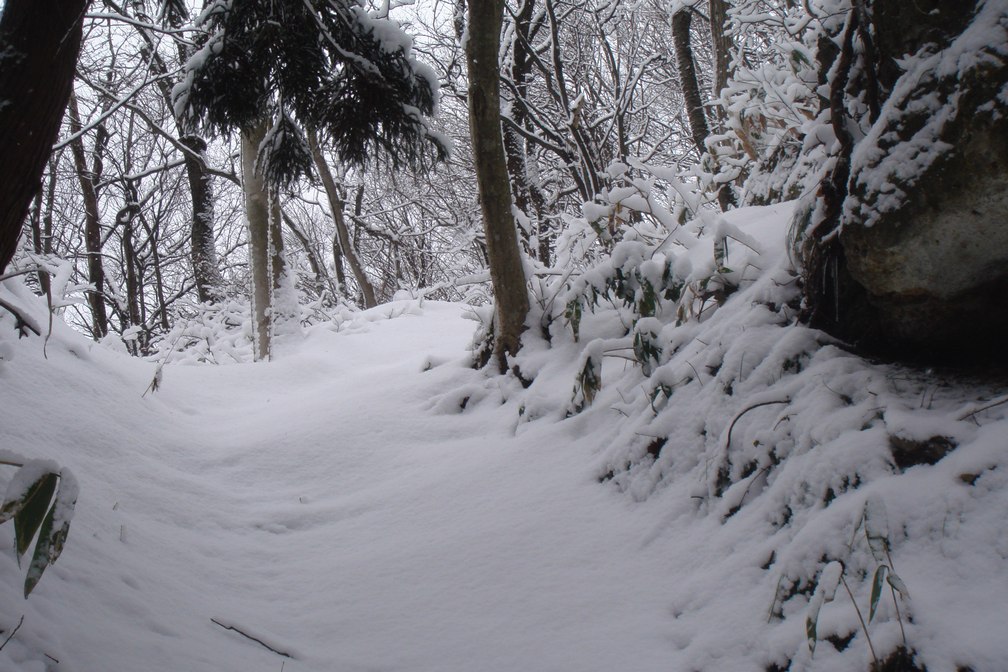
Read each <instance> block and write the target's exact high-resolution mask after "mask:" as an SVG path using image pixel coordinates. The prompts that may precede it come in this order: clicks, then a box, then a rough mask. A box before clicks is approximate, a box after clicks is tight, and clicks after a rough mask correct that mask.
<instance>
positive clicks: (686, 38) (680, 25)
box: [672, 9, 734, 210]
mask: <svg viewBox="0 0 1008 672" xmlns="http://www.w3.org/2000/svg"><path fill="white" fill-rule="evenodd" d="M690 12H691V10H689V9H681V10H679V11H678V12H676V13H675V14H674V15H673V16H672V45H673V47H674V48H675V54H676V64H677V65H678V67H679V84H680V86H681V87H682V92H683V99H684V100H685V102H686V115H687V117H688V118H689V125H690V134H691V135H692V136H693V145H694V146H695V147H696V150H697V154H698V155H699V156H700V157H703V155H704V154H707V153H708V152H707V137H708V136H709V135H710V128H709V127H708V126H707V117H706V116H705V115H704V106H703V98H702V97H701V96H700V84H699V82H698V80H697V73H696V64H695V62H694V61H693V48H692V46H691V45H690V26H691V25H692V23H693V16H692V14H691V13H690ZM712 158H714V162H715V167H716V162H717V157H712ZM717 198H718V204H719V205H720V206H721V210H727V209H728V208H730V207H732V205H734V198H733V196H732V193H731V187H730V186H729V185H727V184H722V185H721V186H720V187H719V188H718V194H717Z"/></svg>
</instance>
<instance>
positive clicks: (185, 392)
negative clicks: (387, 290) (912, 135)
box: [0, 211, 1008, 672]
mask: <svg viewBox="0 0 1008 672" xmlns="http://www.w3.org/2000/svg"><path fill="white" fill-rule="evenodd" d="M766 212H769V211H764V212H763V219H762V220H760V218H759V217H754V215H753V213H752V212H750V213H749V214H747V213H746V211H742V212H741V214H738V215H734V216H733V218H732V222H733V223H734V225H736V226H738V227H740V228H745V225H746V218H747V217H749V218H750V219H754V220H758V224H759V227H764V228H766V227H767V221H769V220H767V216H766ZM773 217H775V218H776V219H775V220H774V221H778V223H779V222H782V221H784V220H785V219H786V218H785V217H784V215H782V214H776V215H773ZM757 228H758V227H757ZM770 229H772V230H770V231H769V232H766V231H764V232H762V233H759V236H760V238H761V240H763V241H767V240H770V244H775V245H777V246H778V247H779V249H783V248H782V240H781V237H782V235H783V228H782V226H780V225H778V226H776V228H775V227H770ZM775 236H776V237H777V238H776V240H774V237H775ZM775 263H783V261H782V260H777V261H776V262H775ZM769 270H772V269H769ZM768 272H769V271H768ZM767 278H769V279H768V280H766V282H764V284H767V283H771V284H772V283H773V278H772V277H771V276H770V275H768V276H767ZM12 282H13V281H8V282H7V284H6V286H5V287H4V288H2V289H0V291H3V292H4V296H6V297H8V300H10V301H11V302H16V303H18V305H21V306H24V307H27V308H28V309H29V310H33V311H35V312H36V314H40V313H39V311H42V310H44V307H43V306H42V304H40V303H38V302H37V301H35V300H34V299H33V298H32V297H30V295H29V294H27V293H26V292H25V291H24V290H22V289H19V288H17V287H16V286H15V285H13V284H12ZM768 286H769V285H768ZM764 290H766V287H763V288H762V289H761V286H760V283H759V282H755V283H753V285H752V287H750V288H749V289H746V290H743V291H740V292H739V293H737V294H736V295H735V296H733V297H732V299H730V300H729V302H728V303H727V304H726V305H725V307H724V308H722V309H721V310H720V311H718V312H717V313H715V315H714V317H713V318H711V319H710V320H708V321H707V322H705V323H703V324H700V325H693V326H688V327H687V328H689V329H691V330H692V331H690V332H689V333H690V336H689V338H688V339H684V340H683V343H682V344H680V345H681V348H680V350H679V351H678V352H680V353H682V356H683V357H691V358H693V359H692V360H689V362H690V367H689V368H694V364H695V367H696V368H698V369H701V370H699V371H695V373H696V374H697V375H696V379H695V380H689V381H688V382H685V383H683V384H682V385H681V386H678V387H676V389H675V391H674V394H673V396H672V397H671V399H669V400H668V401H667V403H664V402H663V400H659V401H660V402H662V403H659V404H658V406H657V407H656V406H655V405H654V404H653V403H652V404H650V407H649V404H648V403H647V402H646V401H645V402H644V403H640V399H641V398H643V396H644V395H645V393H646V391H642V390H643V388H642V385H643V381H642V378H641V375H640V373H639V372H638V371H637V370H636V369H633V368H632V367H623V366H621V365H620V364H619V360H615V361H614V360H607V361H606V364H605V367H606V369H605V370H604V371H603V377H604V381H603V387H602V390H601V391H600V393H599V395H598V397H597V398H596V399H595V402H594V404H592V405H591V407H590V408H588V409H587V410H585V411H583V412H581V413H579V414H574V415H573V416H572V417H565V416H567V415H568V411H570V409H571V390H572V388H573V376H574V374H575V373H576V369H577V366H578V365H579V361H581V360H579V359H578V358H579V357H580V356H581V355H580V354H579V353H580V348H582V347H583V346H582V344H578V343H574V342H573V340H572V339H570V338H568V339H567V340H564V339H563V338H560V337H559V336H557V337H556V338H554V342H553V344H552V345H551V347H550V348H549V349H546V347H545V346H544V344H542V343H531V344H530V346H529V348H530V349H529V353H528V354H527V355H526V360H525V367H526V371H529V372H532V371H534V372H535V373H536V379H535V383H534V384H533V385H532V386H531V387H530V388H528V389H527V390H526V389H523V388H522V386H521V385H520V384H519V383H518V381H517V380H515V379H514V378H513V377H511V376H508V377H499V376H492V375H490V374H488V373H484V372H477V371H473V370H471V369H470V368H468V367H467V366H466V365H467V361H468V360H467V352H466V349H467V347H468V346H469V344H470V341H471V339H472V337H473V331H474V323H473V322H472V321H470V320H466V319H464V313H465V312H466V311H467V309H466V308H465V307H464V306H458V305H450V304H439V303H434V302H417V301H412V302H398V303H394V304H390V305H385V306H381V307H379V308H376V309H373V310H371V311H367V312H365V313H361V314H358V315H357V316H355V317H354V318H353V319H350V320H346V321H343V322H341V323H340V324H339V325H338V326H337V325H335V324H334V325H322V326H317V327H315V328H313V329H311V330H310V331H309V332H308V334H307V335H306V337H305V339H304V340H303V341H301V342H296V343H288V344H286V346H285V348H284V349H283V351H282V352H281V353H280V356H279V357H278V358H277V359H276V361H273V362H270V363H260V364H235V365H229V366H211V365H206V366H181V365H172V364H168V365H167V366H166V367H165V368H164V373H163V380H162V382H161V385H160V388H159V389H158V390H157V391H156V392H153V393H150V392H148V393H147V394H146V395H144V391H145V389H146V388H147V387H148V385H149V384H150V382H151V379H152V377H153V375H154V372H155V364H153V363H151V362H145V361H141V360H136V359H130V358H128V357H126V356H124V355H121V354H118V353H115V352H112V351H110V350H108V349H105V348H103V347H102V346H99V345H95V344H92V343H90V342H88V341H86V340H85V339H83V338H82V337H80V336H78V335H75V334H73V333H71V332H70V331H69V330H68V329H66V328H65V327H63V326H62V325H60V324H59V323H57V324H56V325H55V333H54V336H53V338H52V339H51V340H50V341H49V344H48V346H47V347H46V354H47V356H48V358H47V359H46V358H45V357H44V354H43V344H42V340H41V339H39V338H34V337H32V338H27V339H23V340H17V339H16V337H15V334H14V332H13V329H12V327H13V320H12V319H11V318H10V317H9V316H8V315H6V314H4V315H3V317H2V318H0V349H2V350H0V409H2V413H3V417H2V422H0V449H3V450H5V451H12V452H16V453H20V454H22V455H25V456H29V457H44V458H52V459H54V460H56V461H57V462H58V463H59V464H60V465H62V466H64V467H67V468H69V469H71V470H72V471H73V472H74V473H75V474H76V476H77V479H78V481H79V482H80V487H81V493H80V499H79V501H78V503H77V513H76V516H75V517H74V519H73V522H72V526H71V530H70V535H69V540H68V543H67V545H66V548H65V550H64V552H63V555H62V556H61V557H60V559H59V561H58V562H57V563H56V564H55V565H54V566H53V567H52V568H50V569H49V570H48V571H47V572H46V574H45V575H44V576H43V577H42V580H41V582H40V583H39V585H38V587H37V588H36V589H35V592H34V593H33V594H32V595H31V596H30V598H29V599H28V600H25V599H23V597H22V594H21V593H22V583H23V579H24V569H23V568H21V569H19V567H18V565H17V562H16V560H15V557H14V553H13V552H12V551H8V552H5V553H4V554H3V555H2V556H0V629H3V630H4V631H5V634H4V635H3V638H6V637H7V635H8V634H10V632H11V631H12V630H13V628H14V627H15V626H16V625H17V624H18V621H19V618H20V617H21V616H22V615H24V622H23V625H22V626H21V628H20V629H19V630H18V631H17V633H16V634H15V635H14V637H13V638H12V639H11V640H10V641H9V642H7V644H6V645H5V647H4V648H3V650H2V651H0V670H2V671H4V672H7V671H14V670H17V671H22V670H24V671H35V670H39V671H41V670H58V671H64V670H65V671H68V672H98V671H101V672H140V671H143V672H162V671H163V672H176V671H182V670H185V671H190V670H191V671H194V672H198V671H203V670H206V671H214V672H219V671H230V670H234V671H236V672H247V671H250V670H264V671H273V672H276V671H278V670H284V671H286V672H299V671H305V672H308V671H319V672H322V671H331V670H340V671H344V670H345V671H351V672H352V671H354V670H361V671H364V670H369V671H378V670H388V671H393V670H403V671H409V672H423V671H432V672H433V671H444V672H517V671H519V670H521V671H528V672H545V671H557V672H568V671H570V672H574V671H577V672H592V671H599V672H602V671H603V670H605V671H612V670H626V671H633V672H650V671H655V672H657V671H659V670H661V671H668V670H676V671H678V670H682V671H687V670H704V671H710V672H715V671H731V672H734V671H746V670H752V671H753V672H763V671H764V670H769V669H784V668H785V667H786V666H787V665H788V664H789V662H790V665H791V669H792V670H799V669H812V670H863V669H867V667H868V666H869V664H870V662H871V653H870V651H869V648H868V646H867V642H866V638H865V637H864V633H863V631H862V629H861V627H860V626H859V625H858V617H857V611H856V610H855V608H854V606H853V604H857V605H858V608H859V609H860V610H861V612H863V613H864V615H865V618H867V612H868V602H869V597H870V590H871V586H870V584H871V578H872V572H873V570H874V569H875V567H876V566H877V565H878V564H879V561H878V560H873V554H872V552H871V551H872V549H871V544H870V543H869V542H868V540H867V538H866V535H865V532H864V530H865V525H864V524H863V521H862V517H863V513H862V512H863V511H864V510H865V503H866V501H868V502H871V504H870V506H869V510H870V511H871V512H872V513H871V516H872V519H871V520H870V521H869V525H868V527H870V528H872V529H874V530H876V531H878V530H880V529H881V530H882V532H877V533H878V534H882V535H884V536H885V538H886V539H887V543H888V544H889V547H890V550H891V554H892V555H891V558H887V559H886V562H888V563H889V564H891V565H893V568H894V569H896V570H898V572H899V576H900V577H901V578H902V580H903V583H904V584H905V585H906V587H907V589H908V592H909V595H910V597H909V599H904V598H900V601H899V604H900V607H901V612H900V614H899V615H898V616H897V614H896V611H895V604H896V603H895V602H894V599H895V598H896V595H895V594H890V592H885V593H884V594H883V595H882V597H881V599H880V601H879V606H878V614H877V615H876V617H875V619H874V621H873V622H872V623H871V624H870V625H868V631H869V633H870V635H871V639H872V642H873V646H874V648H875V649H876V650H877V653H878V654H879V656H880V657H884V656H885V655H886V654H888V653H890V652H892V651H893V650H894V649H895V648H896V647H897V646H899V645H900V642H901V641H902V635H901V634H900V627H899V626H900V620H902V621H903V623H902V625H903V628H904V630H905V631H906V634H907V640H908V644H909V646H910V647H911V648H913V649H914V650H915V651H916V652H917V654H918V663H919V664H924V665H926V666H927V669H928V670H930V671H931V672H937V671H939V670H950V671H951V670H956V669H957V667H959V666H963V667H966V666H969V667H970V668H971V669H973V670H974V671H975V672H985V671H990V672H997V671H998V670H1005V669H1008V637H1006V636H1005V634H1006V633H1008V626H1005V623H1006V622H1008V487H1006V486H1008V482H1006V481H1008V454H1006V453H1008V450H1006V449H1008V421H1006V420H1005V413H1006V409H1008V404H1006V405H1000V406H993V407H992V408H989V409H984V410H980V412H978V413H976V414H973V415H968V412H969V411H971V410H977V409H982V407H983V406H985V405H989V402H991V401H997V400H998V396H997V395H998V394H999V393H1000V394H1003V393H1004V391H1005V390H1004V389H1003V388H998V387H997V385H994V384H991V383H989V382H988V383H983V384H981V383H975V384H973V383H969V384H967V383H963V382H962V381H953V380H951V379H950V378H948V377H942V376H939V375H938V374H932V373H927V372H908V371H904V370H898V369H895V368H891V367H882V366H876V365H872V364H869V363H867V362H865V361H863V360H861V359H859V358H857V357H854V356H852V355H849V354H848V353H845V352H843V351H842V350H840V349H838V348H836V347H834V346H832V345H828V344H826V345H823V344H821V343H820V341H819V340H818V339H819V336H817V335H816V333H815V332H812V331H810V330H807V329H805V328H804V327H800V326H795V325H793V324H780V323H778V322H777V321H775V320H774V319H770V318H769V317H768V315H769V313H768V311H767V310H766V309H765V308H764V307H763V305H762V304H761V303H760V302H759V301H760V300H759V298H758V297H757V294H758V293H759V292H760V291H764ZM754 293H755V294H754ZM33 302H34V303H33ZM42 314H44V313H42ZM591 328H593V327H592V325H591V324H590V320H588V319H587V318H586V320H585V325H584V326H583V330H590V329H591ZM599 328H600V329H601V327H599ZM585 340H587V338H586V337H585V338H583V339H582V343H583V342H584V341H585ZM825 340H826V339H822V341H823V342H825ZM711 349H716V350H717V353H718V354H717V357H718V363H717V366H714V365H713V364H712V362H713V359H712V357H713V355H712V354H711ZM676 356H680V355H676ZM676 356H674V357H673V358H672V359H671V360H670V361H669V362H667V363H666V364H664V365H663V366H666V367H672V368H674V367H676V366H679V367H680V368H684V369H685V368H686V365H685V364H684V363H683V362H677V360H676V359H675V357H676ZM684 361H685V360H684ZM669 370H670V371H671V370H672V369H671V368H670V369H669ZM658 373H659V374H660V371H659V372H658ZM729 378H730V379H729ZM669 384H670V385H672V386H673V387H675V386H677V385H678V379H676V378H675V377H674V376H672V377H670V378H669ZM726 389H728V390H729V391H726ZM635 399H636V401H635ZM985 400H986V401H985ZM763 402H766V403H763ZM756 404H762V405H759V406H754V405H756ZM750 407H753V408H750ZM959 418H963V419H962V420H960V419H959ZM649 429H650V430H652V431H655V432H659V433H660V435H662V436H668V437H669V441H668V443H667V444H665V445H664V446H657V449H655V450H653V451H650V452H649V451H648V450H646V448H645V447H646V446H647V445H648V443H649V442H650V441H652V440H653V439H652V438H650V437H649V434H648V431H649ZM634 436H637V437H638V439H639V441H638V442H637V443H636V444H635V443H634V441H633V440H632V437H634ZM934 436H944V437H948V438H949V440H950V441H952V442H954V443H955V444H957V445H958V447H957V448H956V450H954V451H953V452H952V453H951V454H949V455H948V456H946V457H945V458H944V459H941V460H940V461H938V462H937V463H936V464H934V465H928V464H918V465H914V466H905V467H904V468H897V467H896V466H894V464H893V457H892V455H891V454H890V453H889V452H886V451H890V450H892V446H893V445H897V446H904V447H906V446H910V448H906V449H907V450H911V449H912V447H913V446H915V445H922V444H926V443H927V441H928V440H929V439H930V438H932V437H934ZM891 437H896V438H897V441H896V443H895V444H893V442H892V438H891ZM762 445H772V450H769V451H768V450H765V449H762V448H760V446H762ZM634 451H636V453H635V452H634ZM722 468H723V470H724V474H723V477H719V476H718V475H717V474H716V473H715V472H718V471H719V470H721V469H722ZM2 470H3V479H4V481H0V485H2V483H4V482H5V481H6V479H8V478H9V475H10V474H13V471H14V470H13V469H12V468H10V467H2ZM607 472H609V474H608V475H609V476H610V478H608V479H601V478H600V477H602V476H604V475H606V473H607ZM852 475H854V476H856V477H857V480H856V482H851V476H852ZM600 480H603V481H604V482H600ZM827 488H828V491H827ZM886 511H888V513H886ZM13 538H14V537H13V532H12V529H11V525H10V524H5V525H3V526H0V546H3V547H4V548H11V547H12V546H13ZM830 561H842V562H844V565H845V567H846V570H845V581H846V583H847V585H848V586H849V588H850V589H851V592H852V594H853V597H854V600H855V601H854V602H853V603H852V601H851V599H850V598H849V597H848V595H847V593H846V589H845V588H844V587H843V586H841V587H839V589H838V590H837V591H836V598H835V599H834V600H833V601H832V602H830V603H828V604H826V605H825V606H823V608H822V611H821V614H820V615H819V617H818V634H819V640H820V641H819V644H818V647H817V648H816V651H815V656H814V658H813V657H812V656H811V654H810V652H809V649H808V646H807V640H806V629H805V625H806V617H807V615H808V614H809V604H810V602H815V601H816V600H817V598H816V595H818V594H819V593H821V592H822V587H819V588H817V587H816V586H817V577H818V576H819V574H820V572H821V571H822V569H823V567H825V566H827V564H828V563H829V562H830ZM827 573H828V572H827ZM228 628H233V629H228ZM242 633H244V635H243V634H242ZM245 635H247V636H251V637H255V638H256V639H258V640H261V641H260V642H256V641H253V640H252V639H249V638H248V637H247V636H245ZM830 637H833V640H834V642H833V643H831V642H830V641H829V638H830ZM849 638H851V639H849ZM848 639H849V641H848ZM0 642H2V639H0ZM267 647H269V648H272V649H274V651H270V650H269V648H267ZM278 652H279V653H278ZM281 653H282V654H286V656H289V657H285V656H283V655H281ZM56 661H58V662H56ZM774 666H777V668H774Z"/></svg>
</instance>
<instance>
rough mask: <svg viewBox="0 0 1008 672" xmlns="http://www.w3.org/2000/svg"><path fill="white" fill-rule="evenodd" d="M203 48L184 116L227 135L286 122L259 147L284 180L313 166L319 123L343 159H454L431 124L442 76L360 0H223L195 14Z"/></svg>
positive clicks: (180, 90) (263, 164) (272, 173)
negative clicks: (308, 134)
mask: <svg viewBox="0 0 1008 672" xmlns="http://www.w3.org/2000/svg"><path fill="white" fill-rule="evenodd" d="M196 24H197V26H198V28H199V30H200V31H201V32H200V36H199V37H198V43H199V45H200V48H199V49H198V50H197V51H196V53H195V54H194V55H193V57H192V58H191V59H190V60H189V62H188V64H187V65H186V75H185V78H184V79H183V81H182V83H180V84H179V85H178V86H177V87H176V88H175V90H174V91H173V98H174V104H175V108H176V112H177V114H178V115H179V116H182V117H185V118H187V119H189V120H191V121H192V122H194V123H196V124H198V125H200V126H203V127H205V128H207V129H209V130H210V131H212V132H215V133H219V134H229V133H231V132H232V131H234V130H236V129H237V130H241V129H244V128H248V127H250V126H252V125H253V124H255V123H256V122H258V121H262V120H269V121H271V122H273V121H274V120H277V121H276V125H275V126H274V128H273V132H271V133H270V134H269V136H268V137H267V140H268V142H264V143H263V147H262V148H261V151H260V156H259V166H260V170H262V171H263V173H264V174H265V175H266V176H267V177H268V178H269V180H270V181H271V182H274V183H290V182H292V181H294V180H295V179H297V178H298V177H301V176H304V175H307V174H308V173H309V171H310V169H311V156H310V153H309V152H308V149H307V143H306V142H305V140H304V133H303V132H302V130H301V129H300V128H298V127H297V125H296V124H295V120H297V122H298V123H299V124H301V125H305V126H312V127H313V128H315V129H316V131H317V132H318V134H319V135H320V136H321V138H322V139H323V141H326V140H327V141H329V142H331V143H332V144H333V145H334V147H335V148H336V150H337V151H338V153H339V155H340V156H341V158H342V159H344V160H345V161H347V162H349V163H353V164H364V163H366V161H367V159H368V157H369V156H371V155H372V154H373V153H374V152H375V150H380V151H381V152H382V154H383V155H384V156H385V157H387V158H388V159H389V160H390V161H391V163H392V165H393V166H394V167H399V166H401V165H404V164H405V165H409V166H411V167H413V168H418V167H420V166H423V165H426V164H428V163H430V160H431V158H433V157H436V158H437V159H443V158H445V157H446V155H447V146H446V144H445V143H444V142H443V141H442V140H440V139H439V138H438V137H437V136H436V135H435V134H434V133H432V132H431V131H430V129H429V128H428V125H427V120H426V117H427V116H428V115H431V114H433V113H434V109H435V107H436V95H437V85H436V83H435V81H434V78H433V77H432V76H430V75H429V74H428V72H427V70H426V68H425V67H424V66H423V65H421V64H420V63H418V62H417V61H415V60H414V59H413V58H412V57H411V55H410V49H411V45H410V41H409V38H407V37H406V36H405V35H404V34H403V33H402V32H401V31H400V30H399V29H398V27H397V26H395V24H393V23H391V22H389V21H387V20H383V19H375V18H374V17H372V16H369V15H368V13H367V11H366V10H365V9H364V8H363V6H361V5H360V4H359V3H357V2H354V1H353V0H303V1H302V0H279V1H276V2H237V3H236V2H231V1H230V0H214V1H213V2H211V3H209V4H208V5H207V7H206V8H205V9H204V10H203V12H202V13H201V14H200V16H199V17H198V18H197V20H196Z"/></svg>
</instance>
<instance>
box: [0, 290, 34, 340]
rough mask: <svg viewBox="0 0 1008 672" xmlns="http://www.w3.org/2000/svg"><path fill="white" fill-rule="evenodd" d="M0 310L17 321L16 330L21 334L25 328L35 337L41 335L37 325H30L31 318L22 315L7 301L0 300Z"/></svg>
mask: <svg viewBox="0 0 1008 672" xmlns="http://www.w3.org/2000/svg"><path fill="white" fill-rule="evenodd" d="M0 308H5V309H6V310H7V311H8V312H10V314H11V315H13V316H14V319H15V320H16V321H17V328H18V330H20V331H22V332H23V330H24V329H26V328H27V329H30V330H31V331H33V332H34V333H35V335H36V336H41V335H42V332H41V331H40V330H39V328H38V325H35V324H33V323H32V322H33V320H32V319H31V318H29V317H28V316H27V315H25V314H23V313H22V312H21V311H20V310H18V309H17V308H16V307H14V306H13V305H11V304H10V303H8V302H7V301H4V300H3V299H0ZM23 335H24V334H23V333H22V336H23Z"/></svg>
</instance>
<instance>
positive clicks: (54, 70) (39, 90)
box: [0, 0, 88, 273]
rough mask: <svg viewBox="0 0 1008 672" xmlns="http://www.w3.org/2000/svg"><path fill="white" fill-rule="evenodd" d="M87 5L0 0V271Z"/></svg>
mask: <svg viewBox="0 0 1008 672" xmlns="http://www.w3.org/2000/svg"><path fill="white" fill-rule="evenodd" d="M87 5H88V0H7V1H6V3H5V4H4V7H3V10H0V11H2V15H0V273H2V272H3V270H4V269H5V268H6V267H7V264H8V263H10V260H11V259H12V258H13V257H14V252H15V251H16V250H17V243H18V237H19V236H20V235H21V225H22V223H23V222H24V219H25V215H27V213H28V208H29V206H30V205H31V201H32V198H33V197H34V196H35V193H36V192H37V191H38V189H39V186H40V182H41V179H42V173H43V172H44V170H45V165H46V161H47V160H48V158H49V154H50V153H51V151H52V145H53V142H55V140H56V137H57V135H58V134H59V127H60V121H61V120H62V119H63V112H64V110H65V109H66V104H67V100H68V99H69V97H70V90H71V88H72V85H73V78H74V68H75V67H76V64H77V54H78V52H79V51H80V44H81V32H82V25H83V21H84V9H85V8H86V7H87Z"/></svg>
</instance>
